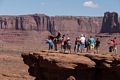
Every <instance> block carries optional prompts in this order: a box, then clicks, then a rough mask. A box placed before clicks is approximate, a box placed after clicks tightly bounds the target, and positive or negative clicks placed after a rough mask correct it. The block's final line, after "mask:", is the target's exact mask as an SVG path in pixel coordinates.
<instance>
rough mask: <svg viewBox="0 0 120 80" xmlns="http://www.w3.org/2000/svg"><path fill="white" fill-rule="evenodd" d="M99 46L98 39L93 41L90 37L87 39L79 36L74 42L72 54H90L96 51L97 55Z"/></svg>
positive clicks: (82, 35)
mask: <svg viewBox="0 0 120 80" xmlns="http://www.w3.org/2000/svg"><path fill="white" fill-rule="evenodd" d="M99 46H100V41H99V38H97V39H96V40H95V39H94V38H93V37H92V36H90V37H89V38H88V39H87V38H86V37H85V35H84V34H81V36H78V37H77V38H76V40H75V46H74V52H76V51H77V52H79V51H80V52H81V53H83V52H91V51H93V50H94V49H96V50H97V53H98V48H99Z"/></svg>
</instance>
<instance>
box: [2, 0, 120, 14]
mask: <svg viewBox="0 0 120 80" xmlns="http://www.w3.org/2000/svg"><path fill="white" fill-rule="evenodd" d="M106 11H110V12H113V11H114V12H117V13H118V14H120V0H0V15H27V14H36V13H38V14H46V15H48V16H103V15H104V12H106Z"/></svg>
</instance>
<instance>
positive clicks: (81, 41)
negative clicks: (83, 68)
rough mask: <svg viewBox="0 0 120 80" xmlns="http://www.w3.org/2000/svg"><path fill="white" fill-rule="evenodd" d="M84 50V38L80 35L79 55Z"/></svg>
mask: <svg viewBox="0 0 120 80" xmlns="http://www.w3.org/2000/svg"><path fill="white" fill-rule="evenodd" d="M84 48H85V36H84V35H83V34H81V37H80V49H81V53H82V52H84Z"/></svg>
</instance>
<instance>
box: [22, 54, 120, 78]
mask: <svg viewBox="0 0 120 80" xmlns="http://www.w3.org/2000/svg"><path fill="white" fill-rule="evenodd" d="M22 57H23V61H24V63H25V64H27V65H28V66H29V69H28V72H29V74H30V75H31V76H34V77H36V80H120V55H111V54H105V55H103V54H87V53H84V54H79V55H76V54H63V53H54V52H53V53H48V52H36V53H23V54H22Z"/></svg>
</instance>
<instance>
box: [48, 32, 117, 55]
mask: <svg viewBox="0 0 120 80" xmlns="http://www.w3.org/2000/svg"><path fill="white" fill-rule="evenodd" d="M115 39H116V38H114V39H113V40H111V43H110V44H111V45H110V47H109V52H112V51H113V50H114V49H115V47H116V42H115ZM47 42H48V44H49V50H51V49H53V46H54V48H55V50H56V51H57V50H58V47H57V45H58V44H60V45H61V50H62V51H64V52H66V51H69V52H70V53H71V47H72V42H71V39H70V37H69V35H68V34H66V35H65V34H64V35H62V33H61V32H58V34H57V36H49V38H48V40H47ZM100 44H101V43H100V40H99V38H96V39H95V38H94V37H93V36H89V37H86V35H84V34H81V35H80V36H77V37H76V40H75V44H74V52H76V53H77V52H80V53H83V52H87V53H89V52H95V53H99V47H100Z"/></svg>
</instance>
